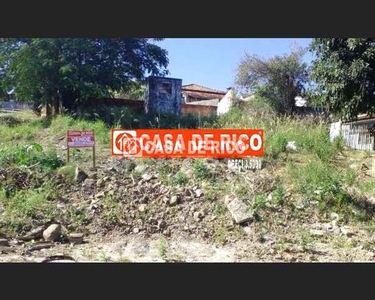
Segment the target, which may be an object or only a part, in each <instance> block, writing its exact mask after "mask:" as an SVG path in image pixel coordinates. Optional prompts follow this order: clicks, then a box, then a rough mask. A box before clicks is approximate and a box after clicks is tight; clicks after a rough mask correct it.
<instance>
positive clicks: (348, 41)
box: [310, 38, 375, 119]
mask: <svg viewBox="0 0 375 300" xmlns="http://www.w3.org/2000/svg"><path fill="white" fill-rule="evenodd" d="M310 50H311V51H313V52H314V53H315V56H316V58H315V59H314V60H313V62H312V68H311V70H312V79H313V80H314V81H315V82H316V91H317V93H318V95H319V97H317V99H316V101H317V102H320V103H321V104H324V105H325V106H326V107H327V109H328V111H329V112H331V113H334V114H337V115H339V116H340V117H342V118H343V119H355V118H356V117H357V115H358V114H360V113H369V114H371V113H374V112H375V41H374V39H373V38H366V39H365V38H362V39H358V38H355V39H353V38H332V39H323V38H316V39H314V40H313V42H312V43H311V45H310Z"/></svg>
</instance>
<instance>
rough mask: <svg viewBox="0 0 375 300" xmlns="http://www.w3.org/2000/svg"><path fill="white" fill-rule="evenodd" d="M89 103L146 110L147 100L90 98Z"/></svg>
mask: <svg viewBox="0 0 375 300" xmlns="http://www.w3.org/2000/svg"><path fill="white" fill-rule="evenodd" d="M87 104H88V105H89V106H99V105H110V106H126V107H129V108H131V109H134V110H136V111H139V112H143V111H144V104H145V102H144V101H142V100H135V99H121V98H101V99H90V100H88V102H87Z"/></svg>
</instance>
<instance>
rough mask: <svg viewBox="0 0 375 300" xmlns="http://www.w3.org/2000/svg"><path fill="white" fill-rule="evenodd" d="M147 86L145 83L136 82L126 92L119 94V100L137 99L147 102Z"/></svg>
mask: <svg viewBox="0 0 375 300" xmlns="http://www.w3.org/2000/svg"><path fill="white" fill-rule="evenodd" d="M146 89H147V85H146V83H145V82H134V84H133V86H132V87H131V88H129V90H128V91H126V92H121V93H118V94H117V95H118V97H119V98H123V99H135V100H145V99H146Z"/></svg>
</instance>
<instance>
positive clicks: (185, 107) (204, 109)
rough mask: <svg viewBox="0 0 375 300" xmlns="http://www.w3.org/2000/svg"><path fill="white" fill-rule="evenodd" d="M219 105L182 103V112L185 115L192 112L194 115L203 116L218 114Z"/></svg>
mask: <svg viewBox="0 0 375 300" xmlns="http://www.w3.org/2000/svg"><path fill="white" fill-rule="evenodd" d="M216 112H217V106H214V105H196V104H186V103H184V104H182V105H181V114H182V115H183V116H186V115H189V114H192V115H201V116H211V115H216Z"/></svg>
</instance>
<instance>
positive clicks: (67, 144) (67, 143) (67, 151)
mask: <svg viewBox="0 0 375 300" xmlns="http://www.w3.org/2000/svg"><path fill="white" fill-rule="evenodd" d="M68 132H69V131H67V132H66V162H67V164H69V141H68V135H69V133H68Z"/></svg>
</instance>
